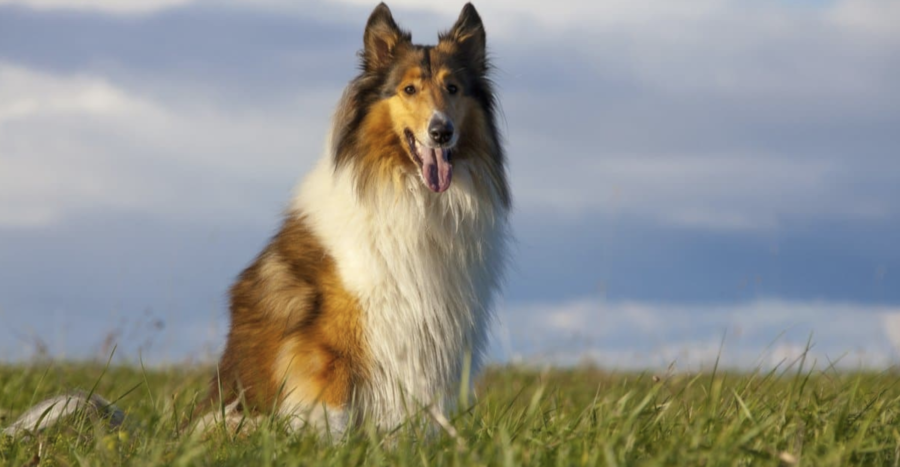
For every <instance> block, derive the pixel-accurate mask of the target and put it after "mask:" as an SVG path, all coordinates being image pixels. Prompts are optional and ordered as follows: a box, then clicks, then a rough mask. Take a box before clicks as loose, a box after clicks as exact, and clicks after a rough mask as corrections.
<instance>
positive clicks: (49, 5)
mask: <svg viewBox="0 0 900 467" xmlns="http://www.w3.org/2000/svg"><path fill="white" fill-rule="evenodd" d="M192 1H193V0H0V6H3V5H23V6H27V7H30V8H35V9H39V10H50V9H60V8H64V9H84V10H96V11H105V12H110V13H125V14H135V13H150V12H154V11H159V10H163V9H166V8H172V7H175V6H179V5H185V4H188V3H191V2H192Z"/></svg>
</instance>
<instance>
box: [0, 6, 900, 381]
mask: <svg viewBox="0 0 900 467" xmlns="http://www.w3.org/2000/svg"><path fill="white" fill-rule="evenodd" d="M390 6H391V7H392V9H393V11H394V14H395V17H396V19H397V20H398V21H399V22H400V23H401V25H402V26H404V27H406V28H408V29H410V30H411V31H412V32H413V38H414V39H415V40H417V41H418V42H423V43H433V42H434V41H435V40H436V32H437V31H438V30H440V29H446V28H447V27H449V26H450V25H451V24H452V22H453V21H454V19H455V18H456V15H457V14H458V11H459V9H460V8H461V6H462V4H461V3H460V4H454V3H452V2H450V3H448V2H440V3H438V2H427V1H419V0H398V1H394V2H392V3H390ZM373 7H374V4H373V3H372V2H371V1H362V0H346V1H338V2H314V1H307V2H302V3H300V2H294V1H288V0H263V1H257V0H254V1H250V0H218V1H212V0H130V1H127V2H126V1H121V0H0V361H4V360H7V361H8V360H20V359H26V358H31V357H33V356H35V355H39V354H42V353H45V354H47V355H50V356H54V357H68V358H85V357H87V358H93V357H96V356H98V355H102V354H104V353H105V352H108V349H109V348H110V344H111V343H118V345H119V349H118V351H117V352H118V354H119V357H121V358H123V359H126V360H132V361H133V360H135V359H136V358H137V357H138V355H139V354H140V355H143V356H144V358H146V359H148V360H150V361H153V362H180V361H186V360H204V359H206V360H208V359H211V358H214V357H215V355H216V353H217V352H218V351H219V349H220V348H221V345H222V342H223V336H224V333H225V330H226V326H227V301H226V295H225V293H226V290H227V288H228V286H229V284H230V281H231V280H232V279H233V278H234V277H235V276H236V274H238V273H239V272H240V270H241V269H242V268H243V267H244V266H245V265H247V264H248V262H249V261H251V259H252V258H253V257H254V256H255V254H256V253H257V252H258V251H259V249H260V248H261V247H262V246H263V245H264V244H265V242H266V240H267V238H268V236H269V235H271V234H272V233H273V231H274V230H275V228H276V227H277V225H278V223H279V215H280V212H281V210H282V209H283V207H284V206H286V203H287V201H288V199H289V197H290V195H291V191H292V189H293V186H294V185H295V183H296V182H297V180H298V179H300V177H301V176H302V175H303V174H304V173H305V172H306V171H307V170H309V169H310V167H311V166H312V164H313V163H314V161H315V160H316V159H317V158H318V157H319V155H320V148H321V147H322V146H323V138H324V132H325V131H326V128H327V127H328V124H329V118H330V115H331V112H332V109H333V106H334V104H335V102H336V101H337V99H338V97H339V95H340V93H341V90H342V89H343V87H344V85H345V84H346V83H347V81H348V80H350V79H351V78H352V77H353V76H354V74H355V72H356V57H355V52H356V51H357V50H358V49H359V47H360V45H361V38H362V28H363V25H364V23H365V20H366V18H367V16H368V14H369V12H370V11H371V9H372V8H373ZM476 7H477V8H478V9H479V11H480V12H481V14H482V17H483V19H484V22H485V23H486V27H487V31H488V42H489V47H490V49H491V52H492V55H493V57H494V63H495V65H496V70H495V74H494V78H495V80H496V81H497V83H498V87H499V89H500V97H501V100H502V106H503V122H502V127H503V130H504V131H505V133H506V136H507V140H508V150H509V154H510V159H511V164H510V165H511V180H512V185H513V192H514V196H515V202H516V211H515V214H514V217H513V223H514V228H515V232H516V236H517V243H516V246H515V258H516V260H515V265H514V270H513V271H512V272H511V274H510V276H509V280H508V284H507V289H506V292H505V294H504V297H503V299H502V301H501V306H500V309H499V318H500V319H499V321H500V323H499V325H498V326H497V329H496V332H495V339H494V345H493V348H492V350H491V356H492V358H493V359H495V360H496V361H510V360H522V359H524V360H526V361H548V362H557V363H573V362H578V361H581V360H583V359H592V360H593V361H596V362H599V363H601V364H603V365H606V366H609V367H614V368H636V367H647V366H650V367H659V366H662V367H665V366H666V365H668V364H670V363H672V362H676V365H678V366H679V367H681V368H685V367H688V368H689V367H692V366H698V365H702V364H709V363H710V362H711V361H713V360H714V359H715V358H716V356H717V355H719V353H720V349H721V356H722V358H723V360H724V361H725V362H726V363H727V364H730V365H734V366H744V367H747V366H753V365H773V364H777V363H778V362H780V361H782V360H784V359H791V358H793V357H795V356H796V355H798V354H799V353H800V352H801V351H802V349H803V348H804V347H805V346H806V344H807V342H808V341H810V340H811V342H812V344H813V349H812V354H813V355H814V358H816V359H817V360H818V362H819V364H820V366H824V365H827V364H829V362H835V361H837V362H838V363H839V364H841V365H846V366H850V367H855V366H858V365H867V366H874V367H884V366H886V365H891V364H894V363H896V362H897V361H898V360H900V86H897V84H896V83H898V82H900V28H898V27H897V24H900V1H896V0H832V1H828V0H753V1H751V0H743V1H737V0H692V1H690V2H667V1H662V0H656V1H650V0H603V1H590V2H588V1H575V0H555V1H554V2H552V6H548V3H547V2H545V1H537V0H519V1H508V0H496V1H488V0H483V1H481V2H476ZM723 342H724V345H723Z"/></svg>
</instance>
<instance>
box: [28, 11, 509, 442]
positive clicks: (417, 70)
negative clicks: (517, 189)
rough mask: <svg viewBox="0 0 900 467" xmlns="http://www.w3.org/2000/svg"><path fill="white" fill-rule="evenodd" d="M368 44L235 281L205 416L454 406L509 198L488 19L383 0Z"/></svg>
mask: <svg viewBox="0 0 900 467" xmlns="http://www.w3.org/2000/svg"><path fill="white" fill-rule="evenodd" d="M359 55H360V60H361V63H360V69H361V70H360V73H359V75H358V76H357V77H356V78H355V79H353V80H352V81H351V82H350V83H349V85H348V86H347V88H346V89H345V91H344V93H343V96H342V97H341V99H340V102H339V103H338V106H337V110H336V112H335V114H334V117H333V125H332V129H331V131H330V134H329V136H328V142H327V143H326V148H325V151H324V155H323V157H322V158H321V160H320V161H319V163H318V164H317V166H316V167H315V168H314V169H313V170H312V172H311V173H309V174H308V176H307V177H306V178H305V180H304V181H303V182H302V183H301V184H300V185H299V187H298V189H297V191H296V196H295V198H294V199H293V201H292V203H291V205H290V207H289V209H288V210H287V212H286V215H285V219H284V221H283V224H282V226H281V228H280V230H279V231H278V233H277V234H276V235H275V236H274V237H273V238H272V239H271V241H270V242H269V244H268V245H267V246H266V247H265V248H264V249H263V251H262V252H261V253H260V254H259V256H258V257H257V258H256V260H255V261H254V262H253V263H252V264H251V265H250V266H249V267H248V268H247V269H246V270H244V271H243V273H242V274H241V275H240V276H239V278H238V279H237V281H236V282H235V283H234V285H233V286H232V288H231V295H230V296H231V302H230V304H231V306H230V314H231V326H230V330H229V333H228V338H227V343H226V346H225V350H224V353H223V355H222V357H221V360H220V362H219V364H218V368H217V372H216V375H215V376H214V377H213V378H212V380H211V382H210V389H209V397H208V398H207V399H206V402H205V403H204V404H201V407H203V410H205V411H206V412H205V415H202V416H198V417H197V420H195V423H196V424H198V425H200V426H201V429H205V427H208V426H211V425H213V424H215V423H221V422H222V421H223V420H222V416H223V415H224V421H225V422H230V423H236V422H237V421H238V420H245V419H246V418H247V417H254V416H259V415H261V414H266V413H271V412H272V411H273V410H275V412H276V413H277V414H279V415H282V416H285V417H287V418H288V420H290V426H292V427H301V426H314V427H316V428H317V429H319V430H327V431H330V432H332V433H342V432H344V431H345V430H346V429H347V428H349V427H351V426H357V425H359V424H360V423H363V422H366V421H367V422H371V423H373V424H374V425H375V426H376V427H378V428H382V429H392V428H394V427H396V426H398V425H400V424H401V423H403V422H404V420H406V419H407V417H409V416H410V415H412V414H413V413H415V412H416V411H418V410H421V409H427V410H429V411H431V412H432V413H437V414H439V415H440V414H443V413H445V412H446V411H448V410H449V409H451V408H452V405H453V404H452V402H451V400H452V398H451V394H454V393H455V392H456V391H458V390H459V388H460V382H461V377H462V376H464V375H463V372H464V371H465V370H467V369H471V370H472V371H476V370H477V368H478V367H479V364H480V363H481V360H482V357H483V353H484V351H485V347H486V344H487V338H488V330H489V327H490V323H491V320H492V307H493V302H494V299H495V297H496V295H497V293H498V290H499V289H500V287H501V282H502V278H503V272H504V267H505V264H506V262H507V246H508V243H509V239H510V228H509V222H508V216H509V212H510V209H511V204H512V201H511V193H510V188H509V185H508V182H507V174H506V159H505V154H504V149H503V145H502V141H501V136H500V132H499V130H498V126H497V121H496V118H497V117H496V113H497V105H498V103H497V100H496V95H495V93H494V89H493V84H492V81H491V80H490V78H489V72H490V70H491V66H490V64H489V61H488V56H487V52H486V35H485V30H484V25H483V24H482V21H481V18H480V16H479V14H478V12H477V11H476V10H475V7H473V6H472V5H471V4H466V5H465V6H464V7H463V9H462V12H461V13H460V15H459V18H458V19H457V21H456V23H455V24H454V25H453V26H452V27H451V28H450V30H449V31H446V32H444V33H441V34H439V36H438V42H437V44H436V45H433V46H423V45H417V44H414V43H413V42H412V36H411V34H410V33H409V32H407V31H404V30H403V29H401V28H400V27H398V25H397V23H396V22H395V21H394V18H393V15H392V14H391V11H390V9H389V8H388V7H387V5H385V4H384V3H382V4H380V5H378V6H377V7H376V8H375V10H374V11H373V12H372V14H371V15H370V17H369V19H368V22H367V24H366V27H365V32H364V34H363V49H362V50H361V51H360V52H359ZM216 407H218V409H217V408H216ZM198 413H202V412H198ZM45 418H46V417H45Z"/></svg>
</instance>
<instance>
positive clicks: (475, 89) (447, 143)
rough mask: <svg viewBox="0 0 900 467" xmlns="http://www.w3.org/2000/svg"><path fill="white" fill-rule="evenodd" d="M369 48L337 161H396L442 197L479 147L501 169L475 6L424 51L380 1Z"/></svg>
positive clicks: (346, 106)
mask: <svg viewBox="0 0 900 467" xmlns="http://www.w3.org/2000/svg"><path fill="white" fill-rule="evenodd" d="M363 44H364V48H363V50H362V51H361V52H360V55H361V58H362V64H361V66H362V74H361V75H360V76H359V77H358V78H357V79H356V80H354V82H353V83H351V86H350V88H348V92H347V94H346V95H345V98H344V102H343V104H342V106H341V108H339V111H338V117H337V119H336V127H335V131H336V137H337V139H336V149H335V150H336V157H337V159H338V161H339V162H341V161H342V159H346V158H353V157H363V158H368V159H371V160H369V161H368V162H369V165H370V166H371V167H384V166H387V165H388V164H389V163H393V164H394V166H395V167H396V166H399V167H401V168H402V170H405V171H406V172H412V171H415V172H417V173H418V175H419V176H420V177H421V181H422V183H423V184H424V185H425V186H426V187H427V188H428V189H430V190H431V191H433V192H436V193H442V192H444V191H446V190H447V189H448V187H449V186H450V184H451V182H452V178H453V163H454V161H456V160H462V159H465V158H469V157H475V156H473V154H474V153H475V152H478V151H473V149H476V150H481V151H480V152H481V153H488V154H492V155H493V156H492V157H495V158H497V159H498V160H497V161H496V162H499V163H501V164H502V162H500V160H501V159H502V154H501V153H500V149H499V144H498V142H497V141H496V139H497V137H496V128H495V127H494V120H493V114H492V112H493V105H494V103H493V95H492V93H491V88H490V82H489V81H488V79H487V77H486V74H487V71H488V63H487V57H486V52H485V32H484V26H483V25H482V22H481V17H480V16H479V15H478V12H477V11H476V10H475V7H473V6H472V5H471V4H466V5H465V7H463V10H462V13H461V14H460V15H459V19H458V20H457V21H456V23H455V24H454V25H453V27H452V28H450V30H449V31H447V32H445V33H442V34H440V35H439V37H438V43H437V45H434V46H422V45H417V44H413V43H412V37H411V35H410V34H409V33H408V32H406V31H404V30H402V29H400V28H399V27H398V26H397V23H396V22H395V21H394V18H393V16H392V15H391V11H390V9H389V8H388V7H387V5H385V4H384V3H382V4H380V5H378V7H376V8H375V10H374V11H373V12H372V14H371V16H370V17H369V20H368V23H367V24H366V29H365V33H364V35H363ZM397 158H400V159H405V160H396V159H397ZM388 170H390V169H388V168H385V169H384V171H388ZM376 171H377V169H376Z"/></svg>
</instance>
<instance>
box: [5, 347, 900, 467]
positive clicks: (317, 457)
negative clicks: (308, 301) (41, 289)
mask: <svg viewBox="0 0 900 467" xmlns="http://www.w3.org/2000/svg"><path fill="white" fill-rule="evenodd" d="M210 374H211V370H210V369H208V368H171V369H166V370H148V371H143V370H141V369H140V367H137V368H130V367H117V368H109V369H106V368H104V365H100V364H35V365H30V366H15V367H0V417H3V421H2V422H0V425H2V426H5V425H8V424H9V423H11V422H12V420H13V419H14V417H16V416H18V415H19V414H20V413H21V412H22V411H23V410H24V409H26V408H27V407H29V406H30V405H31V404H33V403H35V402H37V401H39V400H41V399H43V398H45V397H49V396H52V395H56V394H59V393H60V392H62V391H63V390H66V389H74V388H82V389H85V390H90V389H91V388H94V387H95V390H96V391H97V393H99V394H103V395H104V396H106V397H107V398H110V399H111V400H114V401H115V403H116V404H117V405H118V406H119V407H121V408H122V409H123V410H124V411H125V412H126V413H127V418H126V420H125V423H124V424H123V425H122V427H121V428H120V429H118V430H110V429H109V428H108V427H107V426H106V424H104V423H103V422H102V421H98V420H92V419H91V418H88V417H82V418H81V419H74V420H70V421H68V422H67V423H65V424H64V425H62V426H60V427H58V428H54V429H51V430H48V431H47V432H44V433H41V434H38V435H36V436H33V437H30V438H29V437H26V438H22V437H17V438H15V439H12V438H5V439H2V440H0V465H38V463H40V465H61V466H64V465H159V464H166V465H195V464H200V465H203V464H205V465H240V466H246V465H334V466H344V465H460V466H469V465H683V466H697V465H708V466H711V465H773V466H774V465H810V466H829V465H834V466H838V465H865V466H873V465H879V466H880V465H897V464H898V449H900V418H898V415H900V388H898V384H897V383H898V382H900V375H898V374H897V373H895V372H892V371H890V372H883V373H866V372H856V373H853V372H837V371H834V370H832V369H827V368H826V369H816V368H803V367H802V366H801V365H799V363H797V364H795V365H793V366H791V367H788V368H786V369H783V370H780V369H776V370H773V371H770V372H763V371H756V372H752V373H741V374H739V373H719V374H715V373H713V372H710V373H704V374H675V375H654V374H651V373H646V374H638V373H619V372H616V373H607V372H603V371H600V370H597V369H592V368H579V369H569V370H562V369H557V370H548V371H538V370H533V369H522V368H492V369H489V370H487V371H486V372H485V373H484V374H483V375H481V377H480V378H479V379H478V382H477V384H476V391H477V396H478V398H477V402H476V403H475V404H474V405H473V406H469V407H465V408H464V410H461V411H460V412H458V413H456V414H453V415H452V416H451V417H450V419H449V423H450V424H451V425H452V427H453V429H455V430H456V431H457V432H458V437H457V438H455V439H454V438H452V437H451V436H449V435H448V434H447V431H446V430H439V431H438V432H437V434H435V432H434V431H433V430H429V429H428V428H423V427H421V426H410V427H408V428H404V429H400V430H399V431H397V432H395V433H380V432H377V431H375V430H371V429H360V430H357V431H355V432H352V433H350V434H349V435H348V436H347V437H346V438H345V439H343V440H341V441H338V442H328V441H326V440H323V439H319V438H317V437H316V436H315V435H314V434H312V433H294V434H289V433H287V432H285V431H284V430H282V429H281V428H280V424H279V423H278V420H274V421H273V422H272V423H270V424H264V425H263V426H262V427H261V428H259V429H257V430H255V431H252V432H249V433H246V434H244V435H241V436H233V435H232V434H230V433H228V432H227V431H226V430H221V431H217V432H213V433H211V434H209V435H207V436H206V437H200V436H192V435H191V434H190V433H189V432H185V431H183V430H181V428H180V426H181V423H182V422H183V420H184V417H186V416H187V414H188V413H189V411H190V408H191V407H192V404H193V402H194V401H195V400H196V399H197V398H198V397H200V396H201V395H202V391H203V390H204V387H205V385H206V382H207V378H208V376H209V375H210ZM101 375H102V377H101Z"/></svg>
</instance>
